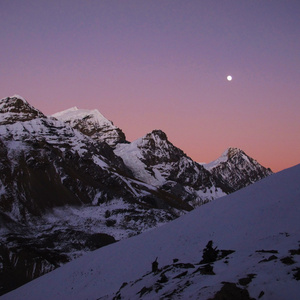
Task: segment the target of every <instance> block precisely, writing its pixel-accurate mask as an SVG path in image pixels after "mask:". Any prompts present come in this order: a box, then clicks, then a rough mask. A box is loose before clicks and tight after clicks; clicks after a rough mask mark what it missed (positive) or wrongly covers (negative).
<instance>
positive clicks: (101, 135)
mask: <svg viewBox="0 0 300 300" xmlns="http://www.w3.org/2000/svg"><path fill="white" fill-rule="evenodd" d="M52 116H53V117H55V118H56V119H58V120H61V121H63V122H65V123H67V124H69V125H70V126H72V127H73V128H75V129H77V130H79V131H80V132H82V133H83V134H85V135H87V136H90V137H91V138H93V139H95V140H99V141H104V142H106V143H107V144H108V145H110V146H115V145H116V144H117V143H124V142H126V137H125V134H124V133H123V132H122V130H121V129H120V128H118V127H116V126H115V125H114V124H113V123H112V122H111V121H109V120H107V119H106V118H105V117H104V116H103V115H102V114H101V113H100V112H99V111H98V110H97V109H93V110H88V109H78V108H77V107H72V108H69V109H67V110H64V111H61V112H58V113H55V114H53V115H52Z"/></svg>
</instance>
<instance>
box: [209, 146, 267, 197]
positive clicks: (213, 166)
mask: <svg viewBox="0 0 300 300" xmlns="http://www.w3.org/2000/svg"><path fill="white" fill-rule="evenodd" d="M203 166H204V167H205V168H206V169H207V170H208V171H209V172H211V173H212V174H214V175H215V176H216V177H217V178H222V180H223V181H224V182H226V183H227V185H228V186H229V187H231V188H232V190H233V191H236V190H238V189H240V188H242V187H245V186H247V185H249V184H251V183H254V182H256V181H258V180H260V179H262V178H264V177H267V176H269V175H271V174H272V171H271V170H270V169H267V168H265V167H264V166H262V165H260V164H259V163H258V162H257V161H256V160H255V159H253V158H251V157H249V156H248V155H247V154H246V153H245V152H244V151H243V150H241V149H239V148H233V147H230V148H228V149H226V150H225V151H224V152H223V154H222V155H221V156H220V157H219V158H218V159H216V160H214V161H212V162H210V163H208V164H204V165H203Z"/></svg>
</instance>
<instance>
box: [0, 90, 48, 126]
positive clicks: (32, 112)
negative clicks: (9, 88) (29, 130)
mask: <svg viewBox="0 0 300 300" xmlns="http://www.w3.org/2000/svg"><path fill="white" fill-rule="evenodd" d="M45 117H46V116H45V115H44V114H43V113H42V112H41V111H39V110H38V109H36V108H34V107H33V106H32V105H30V104H29V103H28V102H27V101H26V100H25V99H24V98H23V97H21V96H19V95H13V96H12V97H7V98H3V99H1V100H0V124H13V123H15V122H17V121H29V120H32V119H36V118H45Z"/></svg>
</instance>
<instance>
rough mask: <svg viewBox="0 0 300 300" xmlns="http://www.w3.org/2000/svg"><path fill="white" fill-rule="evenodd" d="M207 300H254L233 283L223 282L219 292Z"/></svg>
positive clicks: (244, 290)
mask: <svg viewBox="0 0 300 300" xmlns="http://www.w3.org/2000/svg"><path fill="white" fill-rule="evenodd" d="M208 300H255V299H254V298H251V297H250V295H249V292H248V291H247V290H246V289H241V288H239V287H237V286H236V284H235V283H231V282H225V283H224V284H223V287H222V288H221V290H220V291H218V292H217V293H216V294H215V296H214V297H213V298H210V299H208Z"/></svg>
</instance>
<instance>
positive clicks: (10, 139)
mask: <svg viewBox="0 0 300 300" xmlns="http://www.w3.org/2000/svg"><path fill="white" fill-rule="evenodd" d="M0 108H1V109H0V124H1V125H0V154H1V156H0V224H1V228H0V243H1V244H0V262H1V264H0V279H1V278H3V280H2V281H1V282H2V283H3V282H5V287H3V286H2V290H0V293H2V292H4V291H5V290H6V291H7V290H9V289H11V288H14V287H16V286H18V285H20V284H22V283H24V282H26V281H28V280H29V279H32V278H34V277H36V276H40V275H41V274H43V273H45V272H47V271H49V270H52V269H54V268H56V267H57V266H59V265H60V264H62V263H65V262H66V261H68V260H70V259H72V258H74V257H76V256H78V255H80V254H82V253H83V252H85V251H89V250H93V249H95V248H98V247H100V246H103V245H106V244H107V243H110V242H113V241H115V240H118V239H121V238H126V237H128V236H131V235H135V234H137V233H140V232H142V231H145V230H148V229H149V228H152V227H156V226H159V225H160V224H163V223H165V222H168V221H170V220H172V219H174V218H177V217H178V216H180V215H181V214H182V213H185V212H186V211H188V210H191V209H192V208H191V207H190V206H189V205H188V204H186V203H184V202H183V201H181V199H179V198H177V197H176V196H174V195H171V194H168V193H166V192H165V191H161V190H159V189H158V188H156V187H154V186H151V185H148V184H146V183H143V182H141V181H139V180H137V179H135V178H133V177H132V173H131V171H130V170H129V169H128V168H127V167H126V166H125V165H124V163H123V161H122V159H121V158H119V157H118V156H116V155H115V154H114V153H113V151H112V148H111V147H109V146H108V145H107V144H106V143H104V142H101V141H98V140H94V139H92V138H90V137H88V136H86V135H84V134H82V133H81V132H80V131H78V130H76V129H73V128H72V127H70V126H69V125H67V124H66V123H64V122H62V121H59V120H56V119H54V118H48V117H46V116H45V115H44V114H42V113H41V112H39V111H38V110H37V109H35V108H33V107H32V106H30V105H29V104H28V102H27V101H25V100H24V99H22V98H19V97H12V98H5V99H3V100H1V101H0ZM19 114H20V119H18V115H19ZM11 277H13V278H14V280H11Z"/></svg>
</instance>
